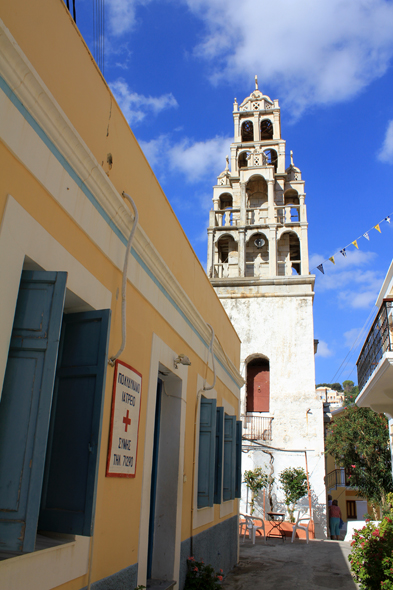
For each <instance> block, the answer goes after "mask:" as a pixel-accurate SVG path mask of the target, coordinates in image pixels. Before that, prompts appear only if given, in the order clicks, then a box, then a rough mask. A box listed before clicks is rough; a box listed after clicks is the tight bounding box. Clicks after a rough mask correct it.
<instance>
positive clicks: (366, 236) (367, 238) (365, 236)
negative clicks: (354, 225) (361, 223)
mask: <svg viewBox="0 0 393 590" xmlns="http://www.w3.org/2000/svg"><path fill="white" fill-rule="evenodd" d="M363 237H364V238H366V240H370V236H369V235H368V232H367V231H366V233H364V234H363Z"/></svg>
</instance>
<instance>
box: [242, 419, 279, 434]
mask: <svg viewBox="0 0 393 590" xmlns="http://www.w3.org/2000/svg"><path fill="white" fill-rule="evenodd" d="M241 420H242V422H243V439H245V440H272V422H273V418H268V417H266V416H241Z"/></svg>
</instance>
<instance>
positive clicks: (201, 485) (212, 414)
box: [198, 397, 217, 508]
mask: <svg viewBox="0 0 393 590" xmlns="http://www.w3.org/2000/svg"><path fill="white" fill-rule="evenodd" d="M216 403H217V402H216V400H215V399H207V398H205V397H202V398H201V406H200V427H199V460H198V508H205V507H206V506H213V501H214V460H215V446H216V445H215V443H216Z"/></svg>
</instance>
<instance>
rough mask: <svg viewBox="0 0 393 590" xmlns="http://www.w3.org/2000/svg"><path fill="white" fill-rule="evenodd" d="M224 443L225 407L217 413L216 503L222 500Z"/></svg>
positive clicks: (218, 409)
mask: <svg viewBox="0 0 393 590" xmlns="http://www.w3.org/2000/svg"><path fill="white" fill-rule="evenodd" d="M223 444H224V408H222V407H220V408H217V413H216V464H215V476H214V504H221V502H222V455H223V448H224V447H223Z"/></svg>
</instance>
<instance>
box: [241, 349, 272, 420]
mask: <svg viewBox="0 0 393 590" xmlns="http://www.w3.org/2000/svg"><path fill="white" fill-rule="evenodd" d="M246 395H247V406H246V408H247V412H268V411H269V406H270V364H269V360H268V359H267V358H264V357H260V356H258V357H257V358H254V359H252V360H251V361H250V362H249V363H247V389H246Z"/></svg>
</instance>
